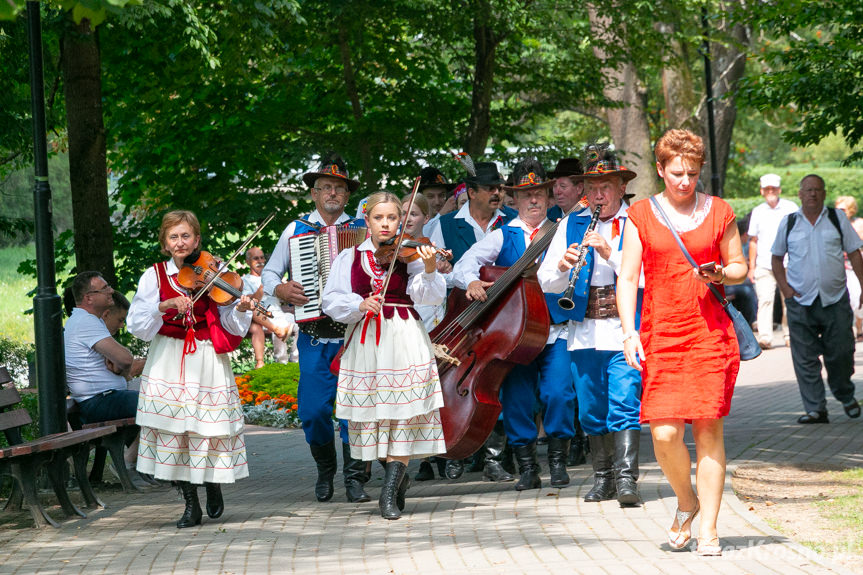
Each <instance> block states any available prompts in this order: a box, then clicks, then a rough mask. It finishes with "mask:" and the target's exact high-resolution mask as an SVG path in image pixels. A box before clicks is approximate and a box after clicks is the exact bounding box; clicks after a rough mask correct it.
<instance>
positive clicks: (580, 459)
mask: <svg viewBox="0 0 863 575" xmlns="http://www.w3.org/2000/svg"><path fill="white" fill-rule="evenodd" d="M585 463H587V441H586V439H585V437H584V430H583V429H582V428H581V424H580V423H579V422H578V416H577V415H576V417H575V435H574V436H573V437H572V442H571V443H570V444H569V457H568V458H567V460H566V464H567V465H568V466H570V467H575V466H577V465H584V464H585Z"/></svg>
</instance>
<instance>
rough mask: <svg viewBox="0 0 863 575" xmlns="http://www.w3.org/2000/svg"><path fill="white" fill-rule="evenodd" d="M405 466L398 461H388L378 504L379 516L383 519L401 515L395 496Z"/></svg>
mask: <svg viewBox="0 0 863 575" xmlns="http://www.w3.org/2000/svg"><path fill="white" fill-rule="evenodd" d="M406 469H407V467H406V466H405V464H404V463H402V462H400V461H388V462H387V473H386V475H385V476H384V485H383V487H382V488H381V497H380V499H379V500H378V505H380V508H381V517H383V518H384V519H398V518H399V517H401V516H402V512H401V510H399V507H398V503H397V501H396V498H397V497H398V490H399V487H400V486H401V484H402V480H403V479H404V476H405V470H406Z"/></svg>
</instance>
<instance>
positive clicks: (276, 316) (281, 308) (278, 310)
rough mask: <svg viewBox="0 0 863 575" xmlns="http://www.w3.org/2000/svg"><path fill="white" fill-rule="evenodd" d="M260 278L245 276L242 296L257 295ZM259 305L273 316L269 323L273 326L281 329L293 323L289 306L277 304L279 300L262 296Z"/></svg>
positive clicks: (250, 275) (260, 283)
mask: <svg viewBox="0 0 863 575" xmlns="http://www.w3.org/2000/svg"><path fill="white" fill-rule="evenodd" d="M261 285H263V284H262V282H261V276H256V275H254V274H250V273H249V274H246V275H244V276H243V295H254V294H255V293H257V291H258V288H260V287H261ZM261 305H262V306H263V307H265V308H267V310H268V311H269V312H270V313H271V314H273V317H272V319H271V321H272V322H273V325H276V326H279V327H283V326H288V325H290V324H292V323H295V321H294V314H293V313H291V312H290V309H291V306H289V305H282V304H281V302H279V298H277V297H275V296H271V295H267V294H264V295H263V297H261Z"/></svg>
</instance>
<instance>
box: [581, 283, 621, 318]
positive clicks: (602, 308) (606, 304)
mask: <svg viewBox="0 0 863 575" xmlns="http://www.w3.org/2000/svg"><path fill="white" fill-rule="evenodd" d="M584 317H585V318H588V319H608V318H612V317H620V314H619V313H618V312H617V297H616V295H615V293H614V286H613V285H607V286H591V287H590V291H589V292H588V294H587V311H585V312H584Z"/></svg>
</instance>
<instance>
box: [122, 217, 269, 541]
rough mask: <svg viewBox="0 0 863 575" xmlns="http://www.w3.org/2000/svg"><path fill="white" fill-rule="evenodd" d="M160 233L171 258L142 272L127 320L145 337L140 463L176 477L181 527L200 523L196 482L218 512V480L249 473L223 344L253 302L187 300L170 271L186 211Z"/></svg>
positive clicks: (187, 246)
mask: <svg viewBox="0 0 863 575" xmlns="http://www.w3.org/2000/svg"><path fill="white" fill-rule="evenodd" d="M159 242H160V244H161V245H162V252H163V253H164V254H166V255H169V256H170V259H169V260H168V261H166V262H165V261H163V262H159V263H157V264H155V265H153V266H152V267H150V268H149V269H148V270H147V271H146V272H144V275H143V276H141V279H140V281H139V282H138V291H137V292H136V293H135V297H134V298H133V300H132V305H131V308H130V309H129V316H128V320H127V321H128V329H129V331H130V332H131V333H132V334H133V335H135V336H136V337H139V338H141V339H143V340H145V341H150V342H151V344H150V351H149V354H148V356H147V363H146V365H145V366H144V372H143V373H142V375H141V391H140V395H139V397H138V416H137V418H136V422H137V424H138V425H139V426H141V440H140V446H139V449H138V471H140V472H142V473H149V474H152V475H153V476H155V477H156V478H157V479H164V480H168V481H176V482H177V483H178V484H179V486H180V490H181V491H182V493H183V498H184V499H185V502H186V508H185V510H184V512H183V515H182V517H181V518H180V520H179V521H177V527H178V528H184V527H192V526H194V525H199V524H200V523H201V516H202V511H201V506H200V503H199V502H198V486H199V485H201V484H204V485H205V486H206V491H207V506H206V507H207V515H208V516H210V517H211V518H213V519H216V518H218V517H220V516H221V515H222V512H223V511H224V502H223V499H222V492H221V488H220V484H221V483H233V482H234V481H236V480H237V479H242V478H243V477H246V476H248V474H249V470H248V466H247V462H246V448H245V443H244V441H243V434H242V432H243V411H242V408H241V406H240V401H239V396H238V394H237V386H236V383H235V382H234V377H233V373H232V372H231V364H230V361H229V360H228V356H227V353H226V352H228V351H231V349H230V346H231V345H232V343H233V345H236V342H238V340H237V339H236V338H237V337H238V336H242V335H243V334H245V333H246V332H247V331H248V329H249V323H250V322H251V319H252V315H251V313H250V311H249V310H251V309H252V308H253V307H254V306H255V304H256V302H255V300H254V299H252V298H250V297H249V296H242V297H241V298H240V299H239V300H237V301H236V302H234V303H233V304H230V305H225V306H222V307H217V306H216V304H215V303H214V302H213V301H212V300H211V299H210V298H209V296H208V295H207V294H201V295H200V297H198V298H197V299H196V300H195V301H193V300H192V298H190V297H189V296H190V293H189V292H188V291H187V290H186V289H185V288H183V287H182V286H181V285H180V284H179V282H178V281H177V274H178V271H179V270H180V269H181V268H182V267H183V266H184V262H185V259H186V258H187V257H189V256H190V255H192V254H193V253H195V252H196V251H197V250H198V248H199V246H200V243H201V226H200V224H199V223H198V219H197V218H196V217H195V214H193V213H192V212H189V211H173V212H169V213H168V214H166V215H165V217H164V218H163V219H162V227H161V229H160V230H159Z"/></svg>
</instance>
